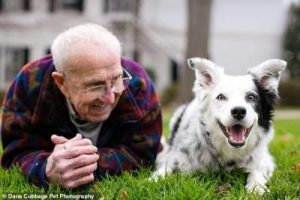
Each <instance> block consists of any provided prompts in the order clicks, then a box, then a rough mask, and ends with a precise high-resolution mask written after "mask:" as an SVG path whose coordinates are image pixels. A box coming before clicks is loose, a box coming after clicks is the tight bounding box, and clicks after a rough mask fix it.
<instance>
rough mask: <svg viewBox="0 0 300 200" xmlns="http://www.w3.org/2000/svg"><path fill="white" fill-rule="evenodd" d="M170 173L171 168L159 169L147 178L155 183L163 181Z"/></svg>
mask: <svg viewBox="0 0 300 200" xmlns="http://www.w3.org/2000/svg"><path fill="white" fill-rule="evenodd" d="M171 173H172V169H171V168H167V167H164V168H160V169H158V170H156V171H155V172H154V173H153V174H152V175H151V177H150V178H149V180H150V181H155V182H157V181H158V180H159V179H163V178H165V177H166V176H167V175H168V174H171Z"/></svg>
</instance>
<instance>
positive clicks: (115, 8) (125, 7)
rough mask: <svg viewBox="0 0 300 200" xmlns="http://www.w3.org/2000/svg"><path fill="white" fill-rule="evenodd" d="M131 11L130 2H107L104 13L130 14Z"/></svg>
mask: <svg viewBox="0 0 300 200" xmlns="http://www.w3.org/2000/svg"><path fill="white" fill-rule="evenodd" d="M128 11H130V0H105V1H104V12H105V13H108V12H128Z"/></svg>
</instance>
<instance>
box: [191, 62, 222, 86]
mask: <svg viewBox="0 0 300 200" xmlns="http://www.w3.org/2000/svg"><path fill="white" fill-rule="evenodd" d="M187 63H188V66H189V67H190V68H191V69H193V70H195V75H196V80H195V86H196V85H197V86H198V85H199V86H200V87H202V88H209V87H211V86H212V85H213V84H214V83H216V82H217V80H218V78H219V75H220V73H222V72H223V69H221V68H220V67H217V66H216V65H215V64H214V63H213V62H211V61H210V60H207V59H204V58H198V57H195V58H190V59H188V60H187Z"/></svg>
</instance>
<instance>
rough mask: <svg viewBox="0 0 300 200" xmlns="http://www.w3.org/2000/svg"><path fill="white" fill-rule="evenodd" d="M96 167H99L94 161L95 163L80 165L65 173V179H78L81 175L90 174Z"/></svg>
mask: <svg viewBox="0 0 300 200" xmlns="http://www.w3.org/2000/svg"><path fill="white" fill-rule="evenodd" d="M96 169H97V163H93V164H90V165H86V166H83V167H79V168H77V169H74V170H69V171H68V172H66V173H65V174H64V175H63V179H64V180H65V181H71V180H72V181H74V180H77V179H79V178H81V177H84V176H87V175H90V174H91V173H93V172H94V171H95V170H96Z"/></svg>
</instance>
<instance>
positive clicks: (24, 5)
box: [0, 0, 31, 13]
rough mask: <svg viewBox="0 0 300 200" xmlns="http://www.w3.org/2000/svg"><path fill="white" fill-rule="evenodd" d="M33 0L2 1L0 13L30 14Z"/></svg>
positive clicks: (0, 1) (0, 0)
mask: <svg viewBox="0 0 300 200" xmlns="http://www.w3.org/2000/svg"><path fill="white" fill-rule="evenodd" d="M30 10H31V0H0V12H7V13H9V12H19V11H25V12H29V11H30Z"/></svg>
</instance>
